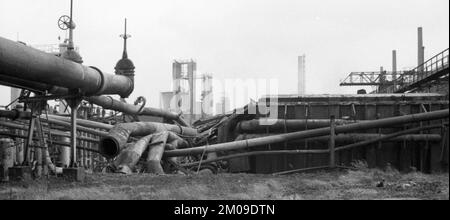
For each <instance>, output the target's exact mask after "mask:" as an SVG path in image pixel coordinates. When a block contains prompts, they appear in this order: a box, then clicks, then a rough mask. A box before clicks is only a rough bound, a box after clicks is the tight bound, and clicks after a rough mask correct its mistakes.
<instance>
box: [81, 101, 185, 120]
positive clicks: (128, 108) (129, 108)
mask: <svg viewBox="0 0 450 220" xmlns="http://www.w3.org/2000/svg"><path fill="white" fill-rule="evenodd" d="M86 101H88V102H90V103H92V104H95V105H98V106H101V107H103V108H104V109H108V110H114V111H119V112H123V113H125V114H129V115H146V116H155V117H162V118H165V119H169V120H173V121H175V122H177V123H178V124H179V125H181V126H185V127H188V124H187V123H186V122H185V121H184V120H183V119H182V118H181V116H180V115H179V114H176V113H174V112H170V111H165V110H162V109H156V108H149V107H144V108H142V106H137V105H131V104H127V103H124V102H121V101H118V100H115V99H113V98H112V97H110V96H92V97H89V98H87V99H86Z"/></svg>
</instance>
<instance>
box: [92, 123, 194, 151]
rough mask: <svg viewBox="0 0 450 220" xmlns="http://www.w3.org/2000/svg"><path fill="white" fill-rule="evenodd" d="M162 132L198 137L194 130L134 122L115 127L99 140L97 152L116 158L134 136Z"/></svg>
mask: <svg viewBox="0 0 450 220" xmlns="http://www.w3.org/2000/svg"><path fill="white" fill-rule="evenodd" d="M163 131H170V132H173V133H175V134H179V135H184V136H190V137H195V136H197V135H198V132H197V130H196V129H192V128H186V127H181V126H177V125H169V124H162V123H155V122H135V123H123V124H118V125H116V126H115V127H114V128H113V129H111V130H110V131H109V133H108V134H107V135H106V136H105V137H103V138H102V139H101V140H100V146H99V151H100V153H101V154H102V155H103V156H104V157H107V158H114V157H116V156H117V155H118V154H119V153H120V151H121V150H122V149H123V148H124V146H125V144H126V143H127V141H128V138H129V137H130V136H131V137H134V136H139V137H142V136H147V135H150V134H155V133H159V132H163Z"/></svg>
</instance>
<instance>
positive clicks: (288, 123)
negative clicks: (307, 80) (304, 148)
mask: <svg viewBox="0 0 450 220" xmlns="http://www.w3.org/2000/svg"><path fill="white" fill-rule="evenodd" d="M359 122H361V121H351V120H336V125H346V124H354V123H359ZM329 126H330V120H327V119H308V120H306V119H289V120H282V119H255V120H249V121H242V122H239V123H238V125H237V128H238V130H239V131H242V132H251V133H254V132H266V131H267V129H270V130H271V131H282V130H284V129H285V128H286V129H288V130H301V129H305V128H308V129H314V128H324V127H329Z"/></svg>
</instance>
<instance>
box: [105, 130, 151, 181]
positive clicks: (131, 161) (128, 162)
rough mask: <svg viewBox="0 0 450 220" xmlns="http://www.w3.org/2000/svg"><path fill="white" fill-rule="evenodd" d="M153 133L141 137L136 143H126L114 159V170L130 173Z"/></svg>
mask: <svg viewBox="0 0 450 220" xmlns="http://www.w3.org/2000/svg"><path fill="white" fill-rule="evenodd" d="M152 137H153V135H148V136H146V137H143V138H141V139H140V140H139V141H138V142H136V143H130V144H127V146H128V147H127V148H125V149H124V150H123V151H122V152H121V153H120V154H119V156H118V157H117V159H116V160H115V161H114V167H115V169H116V172H118V173H123V174H132V173H133V168H134V167H135V166H136V164H137V163H138V162H139V159H140V158H141V156H142V154H143V153H144V151H145V150H146V149H147V147H148V143H149V142H150V141H151V140H152Z"/></svg>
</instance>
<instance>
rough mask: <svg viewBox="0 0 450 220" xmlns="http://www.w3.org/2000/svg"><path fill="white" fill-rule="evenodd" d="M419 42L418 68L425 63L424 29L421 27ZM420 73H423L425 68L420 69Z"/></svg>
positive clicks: (418, 33) (418, 31)
mask: <svg viewBox="0 0 450 220" xmlns="http://www.w3.org/2000/svg"><path fill="white" fill-rule="evenodd" d="M417 35H418V36H417V41H418V48H417V50H418V52H417V54H418V55H417V66H420V65H422V64H423V63H424V62H425V47H424V46H423V29H422V27H419V28H418V30H417ZM419 71H423V68H420V69H419Z"/></svg>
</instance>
